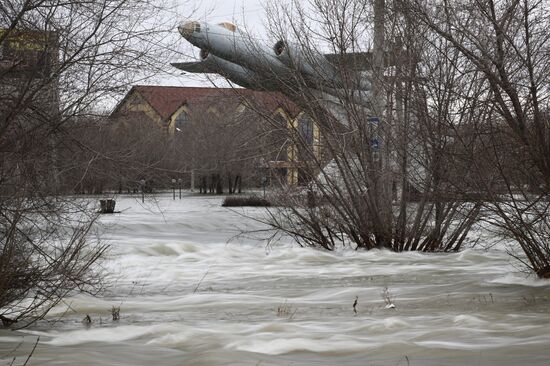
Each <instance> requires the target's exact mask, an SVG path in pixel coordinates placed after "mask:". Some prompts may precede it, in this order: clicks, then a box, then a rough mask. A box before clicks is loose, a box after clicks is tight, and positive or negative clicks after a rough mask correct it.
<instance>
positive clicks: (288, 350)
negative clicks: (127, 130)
mask: <svg viewBox="0 0 550 366" xmlns="http://www.w3.org/2000/svg"><path fill="white" fill-rule="evenodd" d="M220 202H221V199H219V198H203V197H193V196H189V197H185V198H184V199H182V200H181V201H179V200H176V201H172V200H171V199H169V198H168V197H166V198H164V199H160V201H159V202H156V203H154V204H153V203H147V204H146V206H143V205H142V204H141V202H139V201H138V200H134V199H132V198H128V197H127V198H120V197H119V198H118V201H117V208H119V207H120V208H121V209H123V213H122V214H118V215H112V216H105V217H103V218H102V228H103V234H102V236H103V238H104V239H106V240H109V242H110V243H111V244H112V247H113V249H112V258H111V259H110V260H109V262H108V263H107V267H108V268H107V270H108V271H109V273H111V274H110V283H111V287H110V288H109V289H108V291H107V293H106V294H104V295H103V296H102V297H100V298H92V297H89V296H84V295H79V296H74V297H72V298H70V299H68V300H67V302H66V304H63V305H62V306H59V307H57V308H56V309H55V310H54V312H53V313H52V314H51V315H50V318H49V319H48V320H47V321H44V322H42V323H40V324H38V325H37V326H36V327H34V328H33V329H29V330H26V331H24V332H10V331H5V330H4V331H0V365H3V364H6V365H8V364H10V362H11V361H12V359H13V357H17V359H16V362H14V365H18V364H24V362H25V359H26V355H27V354H28V353H29V352H30V350H31V349H32V346H33V345H34V342H35V341H36V337H37V336H40V342H39V345H38V347H37V349H36V351H35V353H34V354H33V357H32V358H31V361H30V362H29V364H35V365H76V364H78V365H154V364H157V365H330V364H336V363H337V364H339V365H517V364H526V365H527V364H528V365H548V364H550V351H549V349H550V332H548V329H549V325H550V314H549V307H548V305H549V304H550V283H546V282H544V281H540V280H537V279H532V278H525V276H524V275H523V274H520V273H517V271H516V269H515V268H514V266H513V263H512V262H511V260H510V258H509V256H508V255H507V254H506V253H505V252H504V251H503V250H499V249H498V248H493V249H491V250H490V251H488V252H484V251H476V250H471V249H470V250H465V251H464V252H462V253H457V254H443V255H440V254H419V253H402V254H396V253H390V252H385V251H371V252H356V251H353V250H350V249H342V250H340V251H338V252H336V253H328V252H324V251H319V250H313V249H306V248H299V247H296V246H293V245H291V244H289V243H279V244H275V245H271V246H270V247H269V248H266V246H265V243H263V242H260V241H257V240H254V239H251V238H246V237H237V238H233V240H231V241H230V242H229V243H227V241H228V239H230V238H232V237H233V236H235V235H236V234H238V232H239V230H243V229H247V230H255V229H262V226H261V225H260V224H259V223H257V222H255V221H253V220H250V219H245V218H243V216H242V215H240V214H239V213H238V212H233V211H229V210H227V209H224V208H221V207H220V205H219V204H220ZM159 208H161V209H162V214H160V213H159ZM261 212H262V209H254V210H253V211H249V213H251V214H253V215H260V214H261ZM472 235H473V236H475V235H479V233H473V234H472ZM385 289H387V293H388V296H389V297H390V298H391V301H392V303H393V304H395V308H394V309H386V306H385V305H386V303H385V301H384V298H383V297H384V296H383V292H385ZM356 297H357V306H356V310H357V314H355V313H354V311H353V302H354V301H355V299H356ZM67 305H68V306H70V308H69V309H67ZM113 306H116V307H118V306H120V308H121V310H120V314H121V319H120V320H119V321H118V322H113V321H112V319H111V308H112V307H113ZM61 314H65V316H64V317H63V318H62V319H61V320H59V321H56V322H55V323H53V321H54V320H57V319H58V317H59V316H60V315H61ZM86 314H89V315H90V317H91V318H92V320H93V323H92V325H91V326H90V327H86V326H84V325H83V324H82V322H81V320H82V319H83V318H84V316H85V315H86ZM18 345H19V346H18Z"/></svg>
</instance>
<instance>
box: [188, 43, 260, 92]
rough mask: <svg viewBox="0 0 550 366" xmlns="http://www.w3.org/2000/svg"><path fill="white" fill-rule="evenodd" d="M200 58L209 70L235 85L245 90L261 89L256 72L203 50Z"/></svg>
mask: <svg viewBox="0 0 550 366" xmlns="http://www.w3.org/2000/svg"><path fill="white" fill-rule="evenodd" d="M199 56H200V59H201V62H204V63H206V64H207V65H208V67H209V68H212V69H214V70H216V72H218V73H219V74H220V75H222V76H224V77H226V78H227V79H229V80H230V81H232V82H234V83H235V84H238V85H240V86H242V87H245V88H252V89H258V88H259V85H260V83H259V77H258V75H257V73H256V72H254V71H252V70H250V69H248V68H246V67H243V66H241V65H238V64H235V63H233V62H229V61H227V60H224V59H223V58H220V57H217V56H215V55H213V54H211V53H210V52H209V51H208V50H205V49H201V51H200V54H199ZM262 86H263V88H264V89H268V88H269V85H265V83H262Z"/></svg>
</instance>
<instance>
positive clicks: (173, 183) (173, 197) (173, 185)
mask: <svg viewBox="0 0 550 366" xmlns="http://www.w3.org/2000/svg"><path fill="white" fill-rule="evenodd" d="M172 199H173V200H174V201H175V200H176V179H175V178H172Z"/></svg>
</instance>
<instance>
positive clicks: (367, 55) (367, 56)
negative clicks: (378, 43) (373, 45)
mask: <svg viewBox="0 0 550 366" xmlns="http://www.w3.org/2000/svg"><path fill="white" fill-rule="evenodd" d="M324 56H325V58H326V59H327V60H328V62H330V63H331V64H333V65H334V66H340V65H341V66H345V67H350V68H351V69H353V70H355V71H366V70H372V52H353V53H343V54H339V53H327V54H325V55H324ZM384 64H385V66H386V67H387V66H393V65H395V62H392V61H391V60H390V58H389V57H388V55H386V57H385V60H384Z"/></svg>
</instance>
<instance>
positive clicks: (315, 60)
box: [273, 40, 339, 86]
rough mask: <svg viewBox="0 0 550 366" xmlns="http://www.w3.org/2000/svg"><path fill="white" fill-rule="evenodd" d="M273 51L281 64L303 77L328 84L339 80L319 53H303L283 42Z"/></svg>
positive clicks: (331, 67) (279, 42)
mask: <svg viewBox="0 0 550 366" xmlns="http://www.w3.org/2000/svg"><path fill="white" fill-rule="evenodd" d="M273 51H274V52H275V56H277V58H278V59H279V60H280V61H281V62H282V63H283V64H285V65H286V66H287V67H289V68H291V69H293V70H297V71H299V72H301V73H302V74H305V76H308V77H310V78H315V80H317V81H319V80H324V81H325V82H328V83H330V84H332V83H334V82H335V81H338V80H339V77H337V75H336V71H335V69H334V67H333V66H332V65H331V64H330V63H329V62H328V61H327V59H326V58H325V57H324V56H323V55H322V54H320V53H317V52H315V51H309V50H307V51H304V50H303V49H301V47H300V46H297V45H290V44H288V43H287V42H285V41H283V40H280V41H278V42H277V43H275V46H273ZM333 86H334V84H333Z"/></svg>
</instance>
